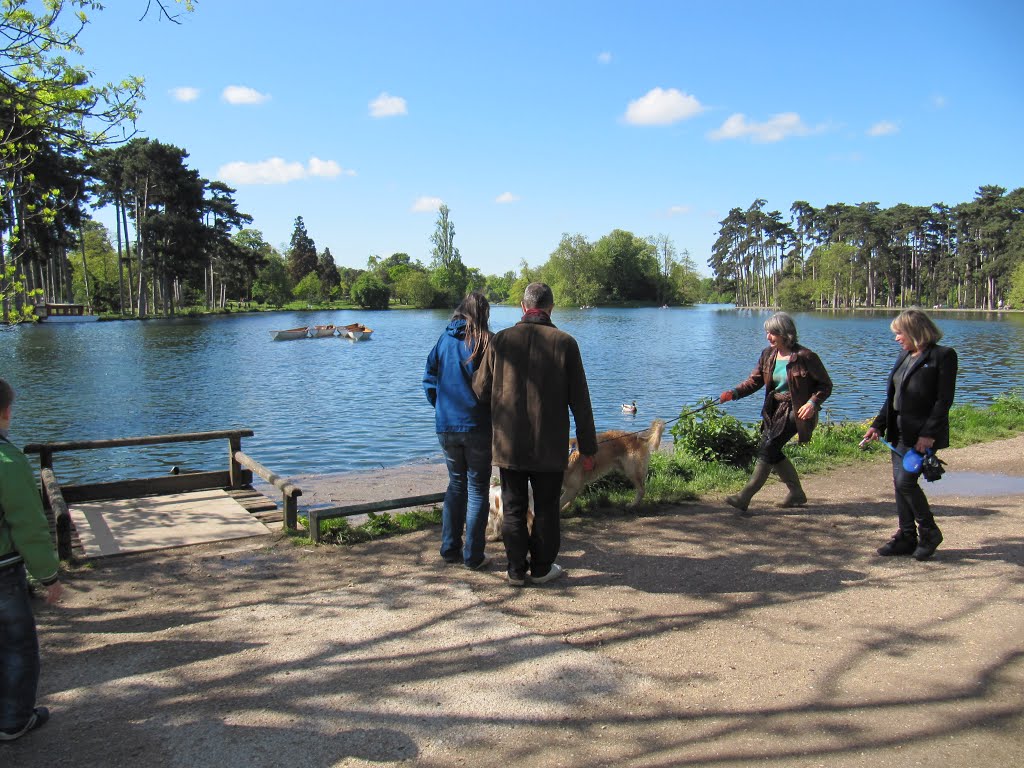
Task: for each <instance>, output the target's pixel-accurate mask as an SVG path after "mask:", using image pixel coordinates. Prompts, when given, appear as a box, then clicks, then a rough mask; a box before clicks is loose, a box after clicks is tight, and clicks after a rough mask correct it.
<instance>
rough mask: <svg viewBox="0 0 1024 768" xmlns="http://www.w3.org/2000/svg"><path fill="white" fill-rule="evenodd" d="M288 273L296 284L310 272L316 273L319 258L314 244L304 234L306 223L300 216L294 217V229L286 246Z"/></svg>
mask: <svg viewBox="0 0 1024 768" xmlns="http://www.w3.org/2000/svg"><path fill="white" fill-rule="evenodd" d="M287 256H288V272H289V274H290V275H291V277H292V282H293V283H296V284H297V283H298V282H299V281H300V280H302V278H304V277H305V276H306V275H308V274H309V273H310V272H316V268H317V264H318V263H319V258H318V257H317V254H316V243H314V242H313V238H311V237H310V236H309V233H308V232H306V222H304V221H303V220H302V217H301V216H296V217H295V228H294V229H293V230H292V239H291V244H290V245H289V246H288V254H287Z"/></svg>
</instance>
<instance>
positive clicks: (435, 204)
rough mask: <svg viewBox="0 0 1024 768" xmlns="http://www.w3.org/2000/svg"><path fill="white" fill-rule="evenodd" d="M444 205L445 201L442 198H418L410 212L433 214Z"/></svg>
mask: <svg viewBox="0 0 1024 768" xmlns="http://www.w3.org/2000/svg"><path fill="white" fill-rule="evenodd" d="M442 205H444V200H442V199H441V198H440V197H426V196H424V197H417V198H416V202H414V203H413V204H412V208H411V209H410V210H412V211H414V212H415V213H432V212H433V211H436V210H437V209H438V208H440V207H441V206H442Z"/></svg>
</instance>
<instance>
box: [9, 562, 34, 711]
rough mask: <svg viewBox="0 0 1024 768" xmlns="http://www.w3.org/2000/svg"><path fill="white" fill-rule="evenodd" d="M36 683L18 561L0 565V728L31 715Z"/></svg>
mask: <svg viewBox="0 0 1024 768" xmlns="http://www.w3.org/2000/svg"><path fill="white" fill-rule="evenodd" d="M38 685H39V641H38V639H37V637H36V622H35V619H34V618H33V617H32V606H31V604H30V603H29V597H28V583H27V582H26V581H25V569H24V567H22V566H21V564H18V565H15V566H8V567H7V568H0V730H3V731H16V730H18V729H19V728H21V727H22V726H24V725H25V723H27V722H28V720H29V718H30V717H32V710H33V709H34V708H35V705H36V689H37V687H38Z"/></svg>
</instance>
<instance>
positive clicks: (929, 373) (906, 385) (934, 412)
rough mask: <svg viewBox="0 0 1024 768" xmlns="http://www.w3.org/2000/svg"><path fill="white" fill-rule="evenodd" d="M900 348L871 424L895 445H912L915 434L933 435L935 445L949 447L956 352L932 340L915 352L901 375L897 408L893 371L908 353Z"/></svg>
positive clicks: (916, 435)
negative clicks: (894, 405)
mask: <svg viewBox="0 0 1024 768" xmlns="http://www.w3.org/2000/svg"><path fill="white" fill-rule="evenodd" d="M909 354H910V353H909V352H903V354H901V355H900V356H899V358H897V360H896V365H894V366H893V367H892V370H891V371H890V372H889V379H888V385H887V387H886V395H885V404H884V405H883V406H882V409H881V410H880V411H879V412H878V415H877V416H876V417H875V420H874V421H873V422H872V424H871V426H872V427H874V428H875V429H877V430H878V431H879V432H880V433H881V434H882V436H883V437H887V438H888V439H889V442H890V443H892V444H893V445H896V444H897V443H899V442H902V443H903V444H904V445H909V446H913V445H914V443H916V442H917V438H919V437H932V438H935V446H934V447H935V448H936V449H939V448H948V447H949V409H950V407H951V406H952V405H953V395H954V393H955V391H956V371H957V356H956V350H955V349H953V348H952V347H940V346H939V345H937V344H933V345H932V346H930V347H928V349H926V350H925V351H923V352H922V353H921V354H920V355H918V357H917V359H916V360H914V361H913V362H912V363H911V364H910V368H909V369H908V370H907V372H906V374H905V375H904V376H903V387H902V393H901V395H900V412H899V413H898V414H897V413H896V410H895V409H894V408H893V399H894V398H895V396H896V386H895V384H894V383H893V374H895V373H896V371H897V370H898V369H899V367H900V366H901V365H902V364H903V361H904V360H905V359H906V358H907V355H909Z"/></svg>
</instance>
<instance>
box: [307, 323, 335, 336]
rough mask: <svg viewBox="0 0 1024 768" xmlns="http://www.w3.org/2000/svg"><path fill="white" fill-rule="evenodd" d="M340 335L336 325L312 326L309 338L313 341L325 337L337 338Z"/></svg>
mask: <svg viewBox="0 0 1024 768" xmlns="http://www.w3.org/2000/svg"><path fill="white" fill-rule="evenodd" d="M337 333H338V326H336V325H312V326H310V327H309V337H310V338H311V339H320V338H323V337H325V336H336V335H337Z"/></svg>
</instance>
